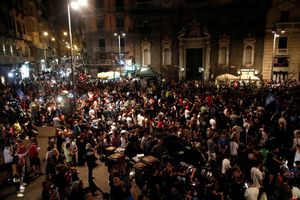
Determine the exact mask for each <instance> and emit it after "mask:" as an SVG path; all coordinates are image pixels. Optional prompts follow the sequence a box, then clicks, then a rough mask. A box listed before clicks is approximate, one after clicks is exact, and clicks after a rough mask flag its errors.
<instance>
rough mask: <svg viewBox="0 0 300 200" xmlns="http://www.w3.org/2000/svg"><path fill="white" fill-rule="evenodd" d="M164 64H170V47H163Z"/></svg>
mask: <svg viewBox="0 0 300 200" xmlns="http://www.w3.org/2000/svg"><path fill="white" fill-rule="evenodd" d="M163 58H164V65H171V64H172V62H171V50H170V49H164V55H163Z"/></svg>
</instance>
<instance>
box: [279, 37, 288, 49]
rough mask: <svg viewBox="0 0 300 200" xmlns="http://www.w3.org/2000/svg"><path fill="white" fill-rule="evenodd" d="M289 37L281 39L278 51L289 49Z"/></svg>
mask: <svg viewBox="0 0 300 200" xmlns="http://www.w3.org/2000/svg"><path fill="white" fill-rule="evenodd" d="M287 39H288V38H287V37H279V42H278V49H286V48H287Z"/></svg>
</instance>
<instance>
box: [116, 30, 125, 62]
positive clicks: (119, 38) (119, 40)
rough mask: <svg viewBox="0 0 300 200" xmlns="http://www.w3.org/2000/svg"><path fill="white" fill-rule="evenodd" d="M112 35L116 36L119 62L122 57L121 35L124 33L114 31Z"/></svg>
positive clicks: (123, 35)
mask: <svg viewBox="0 0 300 200" xmlns="http://www.w3.org/2000/svg"><path fill="white" fill-rule="evenodd" d="M114 36H115V37H118V50H119V62H120V61H121V59H122V55H121V36H122V37H125V36H126V33H121V34H118V33H114Z"/></svg>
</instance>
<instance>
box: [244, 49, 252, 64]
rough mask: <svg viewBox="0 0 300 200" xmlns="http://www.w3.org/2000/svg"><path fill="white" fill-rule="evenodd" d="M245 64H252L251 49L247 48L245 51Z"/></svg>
mask: <svg viewBox="0 0 300 200" xmlns="http://www.w3.org/2000/svg"><path fill="white" fill-rule="evenodd" d="M245 64H246V65H251V64H252V47H251V46H247V47H246V49H245Z"/></svg>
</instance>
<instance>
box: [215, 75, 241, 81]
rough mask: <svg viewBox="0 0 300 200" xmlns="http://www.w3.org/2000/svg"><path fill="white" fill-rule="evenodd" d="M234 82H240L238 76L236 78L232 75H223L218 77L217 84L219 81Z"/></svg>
mask: <svg viewBox="0 0 300 200" xmlns="http://www.w3.org/2000/svg"><path fill="white" fill-rule="evenodd" d="M233 80H239V77H238V76H234V75H232V74H221V75H219V76H217V77H216V82H219V81H233Z"/></svg>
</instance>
